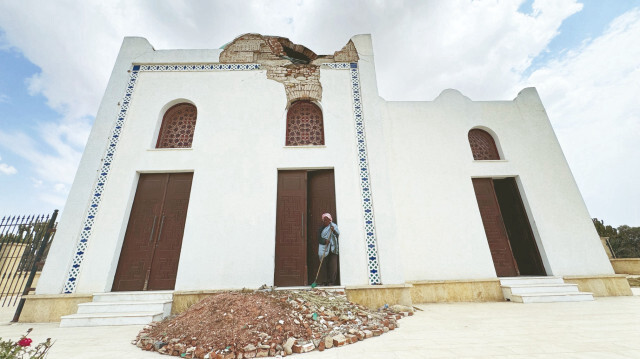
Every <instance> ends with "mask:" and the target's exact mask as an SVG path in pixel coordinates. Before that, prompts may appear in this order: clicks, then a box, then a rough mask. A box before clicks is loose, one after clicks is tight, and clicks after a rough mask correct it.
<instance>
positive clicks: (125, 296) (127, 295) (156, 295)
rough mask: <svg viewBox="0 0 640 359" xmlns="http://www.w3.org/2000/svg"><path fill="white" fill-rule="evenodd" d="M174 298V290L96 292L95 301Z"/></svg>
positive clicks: (137, 300) (135, 300)
mask: <svg viewBox="0 0 640 359" xmlns="http://www.w3.org/2000/svg"><path fill="white" fill-rule="evenodd" d="M159 300H173V291H172V290H160V291H140V292H108V293H94V294H93V301H94V302H139V301H159Z"/></svg>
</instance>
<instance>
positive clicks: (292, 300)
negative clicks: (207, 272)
mask: <svg viewBox="0 0 640 359" xmlns="http://www.w3.org/2000/svg"><path fill="white" fill-rule="evenodd" d="M412 314H413V308H410V307H404V306H392V307H387V306H385V307H383V308H381V309H380V310H378V311H376V310H370V309H367V308H365V307H363V306H361V305H357V304H354V303H351V302H349V301H348V300H347V298H346V296H345V294H344V292H332V291H325V290H321V289H315V290H311V291H255V292H254V291H243V292H238V291H236V292H222V293H217V294H213V295H211V296H209V297H207V298H205V299H203V300H202V301H200V302H198V303H196V304H194V305H192V306H191V307H190V308H189V309H187V310H186V311H185V312H183V313H181V314H179V315H177V316H175V317H172V318H167V319H165V320H164V321H162V322H155V323H152V324H151V325H150V326H148V327H146V328H145V329H143V330H142V331H141V332H140V333H139V334H138V337H137V338H136V340H135V344H136V345H137V346H138V347H140V348H141V349H143V350H149V351H157V352H158V353H160V354H165V355H173V356H182V357H184V358H210V359H211V358H220V359H241V358H260V357H267V356H286V355H289V354H292V353H305V352H309V351H313V350H319V351H323V350H326V349H330V348H332V347H334V346H336V347H339V346H342V345H347V344H353V343H356V342H358V341H361V340H365V339H368V338H371V337H374V336H379V335H382V334H384V333H386V332H388V331H390V330H394V329H395V328H397V327H398V322H397V321H398V320H399V319H400V318H402V317H404V316H407V315H412Z"/></svg>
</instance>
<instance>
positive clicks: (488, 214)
mask: <svg viewBox="0 0 640 359" xmlns="http://www.w3.org/2000/svg"><path fill="white" fill-rule="evenodd" d="M473 189H474V191H475V193H476V200H477V201H478V208H479V209H480V216H481V217H482V224H483V225H484V230H485V234H486V236H487V240H488V242H489V249H490V251H491V257H492V259H493V265H494V267H495V269H496V274H497V275H498V277H514V276H518V275H546V271H545V269H544V265H543V263H542V259H541V257H540V252H539V250H538V246H537V244H536V240H535V237H534V236H533V231H532V230H531V224H530V222H529V218H528V217H527V213H526V210H525V208H524V205H523V202H522V197H521V196H520V191H519V190H518V186H517V183H516V181H515V178H504V179H492V178H474V179H473Z"/></svg>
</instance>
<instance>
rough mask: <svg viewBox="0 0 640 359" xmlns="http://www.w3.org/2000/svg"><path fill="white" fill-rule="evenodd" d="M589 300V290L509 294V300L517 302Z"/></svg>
mask: <svg viewBox="0 0 640 359" xmlns="http://www.w3.org/2000/svg"><path fill="white" fill-rule="evenodd" d="M591 300H593V294H592V293H589V292H578V293H536V294H513V295H512V296H511V301H512V302H517V303H551V302H586V301H591Z"/></svg>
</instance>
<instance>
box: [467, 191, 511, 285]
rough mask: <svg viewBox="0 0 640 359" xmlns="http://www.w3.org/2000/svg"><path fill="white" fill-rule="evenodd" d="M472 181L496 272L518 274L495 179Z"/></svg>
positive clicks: (506, 275)
mask: <svg viewBox="0 0 640 359" xmlns="http://www.w3.org/2000/svg"><path fill="white" fill-rule="evenodd" d="M472 181H473V189H474V191H475V193H476V199H477V201H478V208H479V209H480V216H481V217H482V224H483V225H484V231H485V234H486V235H487V241H488V242H489V249H490V251H491V257H492V258H493V265H494V266H495V269H496V274H497V275H498V277H513V276H517V275H518V267H517V265H516V262H515V259H514V258H513V253H512V251H511V245H510V244H509V238H508V237H507V231H506V230H505V226H504V222H503V220H502V214H501V213H500V206H499V205H498V200H497V199H496V192H495V189H494V187H493V180H492V179H491V178H474V179H473V180H472Z"/></svg>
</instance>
